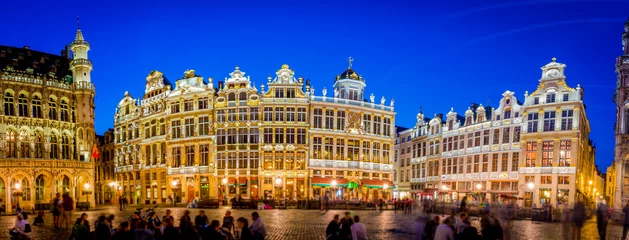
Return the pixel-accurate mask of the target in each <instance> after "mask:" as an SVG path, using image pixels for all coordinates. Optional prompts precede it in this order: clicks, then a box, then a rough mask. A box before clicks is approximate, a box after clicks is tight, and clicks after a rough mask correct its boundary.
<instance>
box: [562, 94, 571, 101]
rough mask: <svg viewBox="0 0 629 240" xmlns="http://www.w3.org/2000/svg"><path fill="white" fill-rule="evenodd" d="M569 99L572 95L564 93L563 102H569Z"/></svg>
mask: <svg viewBox="0 0 629 240" xmlns="http://www.w3.org/2000/svg"><path fill="white" fill-rule="evenodd" d="M569 99H570V95H569V94H568V93H564V94H563V100H562V101H564V102H567V101H569Z"/></svg>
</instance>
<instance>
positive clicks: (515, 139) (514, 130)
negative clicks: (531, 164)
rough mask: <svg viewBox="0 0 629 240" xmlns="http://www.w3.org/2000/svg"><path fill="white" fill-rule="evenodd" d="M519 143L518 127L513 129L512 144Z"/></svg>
mask: <svg viewBox="0 0 629 240" xmlns="http://www.w3.org/2000/svg"><path fill="white" fill-rule="evenodd" d="M519 142H520V126H517V127H513V143H519Z"/></svg>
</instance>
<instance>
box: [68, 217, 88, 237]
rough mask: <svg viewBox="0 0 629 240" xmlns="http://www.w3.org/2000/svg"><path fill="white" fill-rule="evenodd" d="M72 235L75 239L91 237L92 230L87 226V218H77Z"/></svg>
mask: <svg viewBox="0 0 629 240" xmlns="http://www.w3.org/2000/svg"><path fill="white" fill-rule="evenodd" d="M72 236H74V239H75V240H88V239H90V230H89V229H87V227H86V226H85V219H83V218H77V219H76V222H75V223H74V226H73V227H72Z"/></svg>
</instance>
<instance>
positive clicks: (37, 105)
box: [31, 96, 42, 118]
mask: <svg viewBox="0 0 629 240" xmlns="http://www.w3.org/2000/svg"><path fill="white" fill-rule="evenodd" d="M31 104H32V105H33V106H32V108H33V110H32V112H33V113H32V114H33V117H34V118H42V114H41V99H40V98H39V96H33V100H32V102H31Z"/></svg>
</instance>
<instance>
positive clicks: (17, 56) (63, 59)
mask: <svg viewBox="0 0 629 240" xmlns="http://www.w3.org/2000/svg"><path fill="white" fill-rule="evenodd" d="M64 51H65V50H64ZM64 53H65V52H64ZM66 55H67V53H66ZM7 66H8V67H11V68H12V69H13V70H17V71H24V72H26V71H27V69H32V71H33V74H41V75H48V73H50V72H53V73H54V75H55V78H57V79H63V80H65V81H66V82H67V83H72V78H71V77H70V78H66V76H72V72H71V71H70V59H69V58H68V57H67V56H61V55H55V54H50V53H45V52H40V51H35V50H32V49H30V48H28V47H24V48H16V47H9V46H0V71H3V70H5V69H6V67H7Z"/></svg>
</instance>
